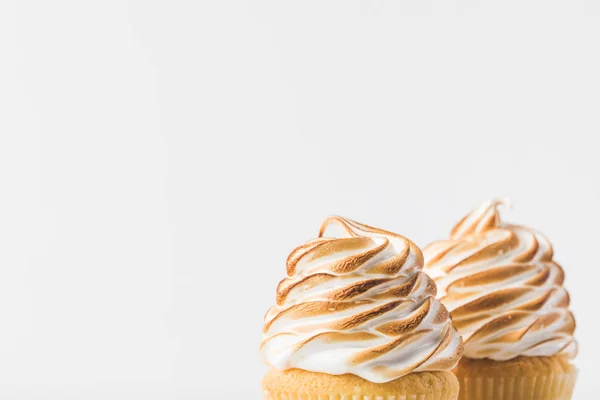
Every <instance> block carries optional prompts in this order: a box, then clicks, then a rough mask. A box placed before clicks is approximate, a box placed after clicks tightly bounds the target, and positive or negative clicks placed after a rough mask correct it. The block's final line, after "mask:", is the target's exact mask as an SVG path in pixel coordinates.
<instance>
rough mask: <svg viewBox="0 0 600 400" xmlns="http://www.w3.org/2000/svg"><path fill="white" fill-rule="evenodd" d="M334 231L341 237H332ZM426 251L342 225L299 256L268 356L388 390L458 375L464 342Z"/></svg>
mask: <svg viewBox="0 0 600 400" xmlns="http://www.w3.org/2000/svg"><path fill="white" fill-rule="evenodd" d="M330 228H337V229H338V230H341V232H342V234H341V237H325V236H324V235H325V233H327V232H328V231H329V230H330ZM422 268H423V255H422V253H421V250H420V249H419V248H418V247H417V246H416V245H415V244H414V243H412V242H411V241H409V240H408V239H406V238H404V237H402V236H400V235H396V234H393V233H391V232H386V231H383V230H380V229H377V228H372V227H369V226H367V225H363V224H360V223H358V222H355V221H352V220H349V219H345V218H341V217H330V218H328V219H326V220H325V221H324V222H323V224H322V226H321V231H320V237H319V238H317V239H314V240H311V241H309V242H307V243H305V244H303V245H301V246H299V247H297V248H296V249H294V250H293V251H292V253H291V254H290V255H289V257H288V260H287V277H286V278H285V279H283V280H282V281H281V282H280V284H279V286H278V287H277V297H276V304H275V305H274V306H273V307H271V309H270V310H269V311H268V312H267V314H266V315H265V325H264V330H263V333H264V336H263V342H262V344H261V348H260V353H261V356H262V358H263V359H264V361H265V362H266V363H267V364H268V365H270V366H272V367H275V368H277V369H281V370H285V369H290V368H299V369H304V370H308V371H313V372H321V373H327V374H332V375H341V374H346V373H350V374H354V375H357V376H359V377H361V378H363V379H366V380H369V381H371V382H376V383H382V382H388V381H391V380H393V379H396V378H399V377H401V376H403V375H405V374H408V373H410V372H413V371H436V370H449V369H452V368H453V367H454V366H455V365H456V363H457V362H458V360H459V358H460V356H461V354H462V341H461V339H460V336H459V335H458V333H457V332H456V330H455V329H454V328H453V326H452V323H451V320H450V316H449V313H448V312H447V310H446V308H445V307H444V306H443V305H442V304H441V303H440V302H439V301H438V300H436V299H435V294H436V289H435V284H434V282H433V281H432V280H431V279H430V278H429V277H428V276H427V275H426V274H425V273H423V272H422Z"/></svg>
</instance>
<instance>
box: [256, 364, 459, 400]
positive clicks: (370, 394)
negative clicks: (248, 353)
mask: <svg viewBox="0 0 600 400" xmlns="http://www.w3.org/2000/svg"><path fill="white" fill-rule="evenodd" d="M262 384H263V395H264V399H265V400H456V399H457V398H458V388H459V384H458V381H457V379H456V377H455V376H454V374H452V372H449V371H435V372H413V373H411V374H408V375H405V376H403V377H400V378H398V379H395V380H393V381H391V382H386V383H373V382H369V381H367V380H364V379H362V378H359V377H358V376H355V375H350V374H346V375H328V374H322V373H317V372H309V371H304V370H300V369H291V370H287V371H279V370H274V369H273V370H270V371H269V372H268V373H267V374H266V375H265V377H264V378H263V382H262Z"/></svg>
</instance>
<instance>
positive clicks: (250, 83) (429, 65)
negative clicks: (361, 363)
mask: <svg viewBox="0 0 600 400" xmlns="http://www.w3.org/2000/svg"><path fill="white" fill-rule="evenodd" d="M0 4H1V5H0V397H1V398H2V399H55V398H56V399H144V400H146V399H232V398H235V397H234V396H236V395H237V396H238V398H243V399H259V398H260V390H259V387H260V386H259V381H260V378H261V376H262V374H263V373H264V372H265V370H266V368H265V367H264V366H263V365H262V364H261V362H260V361H259V359H258V356H257V348H258V345H259V342H260V335H261V328H262V317H263V314H264V312H265V311H266V310H267V308H268V307H269V306H270V305H271V303H272V302H273V300H274V293H275V286H276V284H277V282H278V281H279V280H280V279H281V278H282V277H283V274H284V268H285V258H286V256H287V254H288V252H289V251H290V250H291V249H292V248H293V247H295V246H296V245H299V244H301V243H302V242H303V241H304V240H307V239H309V238H311V237H313V236H314V235H315V234H316V233H317V229H318V226H319V224H320V222H321V220H322V219H323V218H324V217H325V216H327V215H328V214H331V213H335V214H342V215H345V216H348V217H351V218H355V219H357V220H359V221H363V222H368V223H370V224H373V225H376V226H380V227H383V228H388V229H390V230H395V231H398V232H400V233H402V234H405V235H406V236H408V237H409V238H412V239H413V240H414V241H416V242H417V243H418V244H420V245H424V244H426V243H427V242H429V241H431V240H434V239H439V238H444V237H445V236H446V235H447V234H448V232H449V230H450V228H451V227H452V225H453V223H454V222H456V221H457V220H458V219H459V218H460V217H462V215H463V214H464V213H466V212H467V211H469V210H470V209H471V208H472V207H473V206H476V205H477V204H478V203H479V202H480V201H483V200H487V199H490V198H493V197H497V196H510V197H511V198H512V199H513V202H514V203H515V208H514V210H510V211H507V212H506V213H505V215H506V218H507V219H508V220H511V221H514V222H518V223H521V224H526V225H529V226H532V227H535V228H537V229H539V230H541V231H542V232H545V233H546V234H547V235H548V236H549V238H550V239H551V241H552V242H553V243H554V246H555V253H556V258H557V260H558V261H559V262H560V263H561V264H563V266H564V268H565V270H566V274H567V288H568V289H570V291H571V294H572V307H573V310H574V312H575V315H576V317H577V322H578V330H577V338H578V339H579V341H580V349H581V350H580V355H579V357H578V358H577V365H578V367H579V368H580V377H579V381H578V384H577V392H576V393H577V395H576V399H580V400H582V399H591V398H597V397H598V395H597V393H598V390H599V389H600V380H598V379H597V373H596V369H597V365H598V360H599V357H600V346H599V345H598V340H599V339H598V338H599V334H600V331H599V329H600V323H599V322H598V321H599V313H598V305H599V304H600V299H599V298H598V295H599V288H600V286H599V283H600V272H599V268H600V267H599V262H600V261H599V260H600V257H599V255H598V254H599V253H598V251H599V248H600V244H599V235H598V225H599V224H600V211H599V204H600V188H599V175H600V174H599V171H600V158H599V156H598V149H599V147H598V135H599V134H600V19H599V18H598V17H597V15H600V2H599V1H597V0H586V1H581V0H579V1H578V0H573V1H547V0H546V1H531V2H528V1H525V2H523V1H508V2H498V1H494V2H491V1H490V2H487V1H484V0H481V1H478V0H451V1H449V2H446V1H441V0H419V1H416V0H404V1H391V0H389V1H388V0H379V1H347V0H346V1H326V0H325V1H323V0H321V1H281V0H277V1H275V0H273V1H260V0H258V1H241V0H240V1H216V0H215V1H188V2H182V1H141V0H139V1H129V2H126V1H123V2H115V1H73V2H59V1H52V2H51V1H44V2H42V1H40V2H37V3H34V2H27V1H1V2H0Z"/></svg>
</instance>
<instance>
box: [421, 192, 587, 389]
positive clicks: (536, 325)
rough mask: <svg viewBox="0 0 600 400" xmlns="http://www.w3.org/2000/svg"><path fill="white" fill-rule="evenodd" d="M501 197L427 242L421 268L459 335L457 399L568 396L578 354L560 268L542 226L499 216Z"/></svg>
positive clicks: (573, 382) (456, 370) (572, 320)
mask: <svg viewBox="0 0 600 400" xmlns="http://www.w3.org/2000/svg"><path fill="white" fill-rule="evenodd" d="M500 204H503V202H502V201H492V202H487V203H485V204H483V205H482V206H480V207H479V208H477V209H476V210H474V211H473V212H471V213H470V214H468V215H467V216H465V217H464V218H463V219H462V220H461V221H460V222H459V223H458V224H457V225H456V226H455V227H454V229H453V230H452V233H451V236H450V240H443V241H438V242H435V243H432V244H430V245H429V246H427V247H426V248H425V249H424V257H425V269H424V270H425V272H426V273H428V274H429V275H430V276H431V277H432V278H433V279H434V280H435V282H436V284H437V287H438V298H439V299H440V300H441V302H442V303H443V304H444V305H445V306H446V307H447V308H448V310H449V311H450V313H451V315H452V321H453V323H454V326H455V327H456V329H457V330H458V331H459V333H460V334H461V335H462V337H463V341H464V357H463V359H462V360H461V361H460V363H459V364H458V366H457V368H456V369H455V373H456V375H457V377H458V379H459V382H460V385H461V392H460V397H459V398H460V399H485V400H502V399H514V400H517V399H519V400H521V399H532V400H533V399H535V400H550V399H561V400H565V399H570V398H571V393H572V391H573V386H574V384H575V378H576V370H575V368H574V367H573V365H572V364H571V363H570V360H571V359H573V358H574V357H575V355H576V354H577V343H576V341H575V340H574V339H573V333H574V331H575V319H574V318H573V314H572V313H571V311H570V310H569V294H568V293H567V291H566V290H565V288H564V287H563V281H564V273H563V270H562V268H561V267H560V266H559V265H558V264H557V263H556V262H555V261H554V259H553V251H552V246H551V245H550V242H548V240H547V239H546V237H545V236H543V235H542V234H541V233H539V232H537V231H535V230H533V229H529V228H526V227H523V226H518V225H512V224H508V223H505V222H502V221H501V220H500V215H499V214H498V206H499V205H500Z"/></svg>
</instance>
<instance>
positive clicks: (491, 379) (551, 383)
mask: <svg viewBox="0 0 600 400" xmlns="http://www.w3.org/2000/svg"><path fill="white" fill-rule="evenodd" d="M454 372H455V373H456V376H457V377H458V381H459V382H460V394H459V397H458V398H459V400H483V399H485V400H569V399H570V398H571V396H572V394H573V388H574V387H575V380H576V378H577V370H576V369H575V367H574V366H573V365H571V364H570V363H569V361H568V360H566V359H565V358H564V357H560V356H554V357H517V358H515V359H513V360H509V361H493V360H488V359H482V360H474V359H468V358H463V359H462V360H461V361H460V362H459V364H458V366H457V367H456V368H455V370H454Z"/></svg>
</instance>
